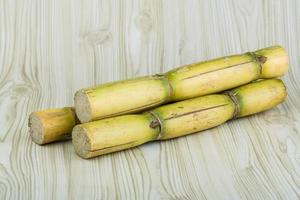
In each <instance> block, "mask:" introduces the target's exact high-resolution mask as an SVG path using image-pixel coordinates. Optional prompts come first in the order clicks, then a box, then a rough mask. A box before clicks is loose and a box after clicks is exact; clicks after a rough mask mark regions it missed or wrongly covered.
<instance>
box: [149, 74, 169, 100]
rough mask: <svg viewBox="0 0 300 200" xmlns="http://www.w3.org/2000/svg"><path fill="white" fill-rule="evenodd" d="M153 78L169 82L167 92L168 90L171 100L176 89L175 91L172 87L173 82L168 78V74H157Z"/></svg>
mask: <svg viewBox="0 0 300 200" xmlns="http://www.w3.org/2000/svg"><path fill="white" fill-rule="evenodd" d="M153 77H154V78H157V79H159V78H163V79H164V80H165V81H166V82H167V85H168V88H167V90H168V100H171V99H172V97H173V91H174V89H173V86H172V84H171V81H170V80H169V78H168V76H167V75H166V74H155V75H154V76H153Z"/></svg>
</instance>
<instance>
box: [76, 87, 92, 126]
mask: <svg viewBox="0 0 300 200" xmlns="http://www.w3.org/2000/svg"><path fill="white" fill-rule="evenodd" d="M74 104H75V112H76V115H77V117H78V119H79V121H80V122H81V123H85V122H89V121H91V118H92V110H91V104H90V101H89V97H88V95H87V94H86V92H85V91H84V90H79V91H77V92H76V94H75V97H74Z"/></svg>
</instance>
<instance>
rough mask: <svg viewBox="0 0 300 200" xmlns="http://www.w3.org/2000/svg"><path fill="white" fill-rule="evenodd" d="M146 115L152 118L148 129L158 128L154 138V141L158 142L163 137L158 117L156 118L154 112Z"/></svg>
mask: <svg viewBox="0 0 300 200" xmlns="http://www.w3.org/2000/svg"><path fill="white" fill-rule="evenodd" d="M148 113H149V114H150V115H151V116H152V117H153V118H154V119H153V120H152V121H151V122H150V125H149V127H150V128H153V129H157V128H158V136H157V137H156V140H159V139H160V138H161V137H162V136H163V127H162V122H161V119H160V118H159V116H157V115H156V114H155V113H154V112H152V111H148Z"/></svg>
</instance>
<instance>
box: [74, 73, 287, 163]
mask: <svg viewBox="0 0 300 200" xmlns="http://www.w3.org/2000/svg"><path fill="white" fill-rule="evenodd" d="M286 95H287V92H286V88H285V86H284V83H283V82H282V81H281V80H279V79H269V80H261V81H257V82H254V83H250V84H248V85H244V86H241V87H238V88H236V89H233V90H230V91H227V92H224V93H223V94H213V95H207V96H202V97H197V98H193V99H189V100H184V101H180V102H177V103H173V104H169V105H165V106H161V107H158V108H155V109H153V110H151V111H147V112H145V113H143V114H129V115H123V116H117V117H112V118H107V119H102V120H98V121H93V122H89V123H86V124H80V125H77V126H75V128H74V129H73V132H72V141H73V144H74V147H75V150H76V152H77V154H78V155H79V156H81V157H83V158H92V157H95V156H99V155H102V154H107V153H111V152H115V151H120V150H123V149H128V148H131V147H135V146H138V145H141V144H143V143H146V142H149V141H153V140H165V139H170V138H175V137H179V136H183V135H187V134H191V133H195V132H198V131H201V130H205V129H209V128H212V127H215V126H218V125H220V124H222V123H224V122H226V121H228V120H230V119H233V118H237V117H244V116H247V115H251V114H254V113H257V112H261V111H264V110H267V109H270V108H272V107H274V106H276V105H278V104H279V103H281V102H283V101H284V99H285V97H286Z"/></svg>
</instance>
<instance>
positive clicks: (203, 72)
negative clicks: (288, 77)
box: [75, 46, 288, 123]
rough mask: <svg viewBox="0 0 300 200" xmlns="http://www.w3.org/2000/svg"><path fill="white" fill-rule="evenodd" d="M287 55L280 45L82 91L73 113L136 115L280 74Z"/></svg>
mask: <svg viewBox="0 0 300 200" xmlns="http://www.w3.org/2000/svg"><path fill="white" fill-rule="evenodd" d="M287 69H288V55H287V53H286V51H285V50H284V49H283V48H282V47H280V46H273V47H269V48H265V49H261V50H258V51H255V52H251V53H245V54H241V55H233V56H227V57H223V58H218V59H214V60H210V61H206V62H200V63H195V64H191V65H187V66H183V67H179V68H176V69H174V70H171V71H169V72H167V73H165V74H160V75H153V76H146V77H140V78H135V79H130V80H125V81H119V82H113V83H107V84H103V85H100V86H96V87H92V88H87V89H82V90H79V91H77V92H76V94H75V110H76V114H77V116H78V118H79V120H80V121H81V122H82V123H84V122H89V121H94V120H98V119H103V118H108V117H113V116H118V115H123V114H128V113H137V112H140V111H143V110H146V109H149V108H152V107H155V106H158V105H161V104H164V103H167V102H172V101H181V100H185V99H189V98H194V97H197V96H203V95H207V94H212V93H216V92H220V91H224V90H228V89H231V88H234V87H237V86H240V85H244V84H247V83H249V82H251V81H254V80H257V79H260V78H274V77H279V76H282V75H284V73H285V72H286V71H287Z"/></svg>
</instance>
